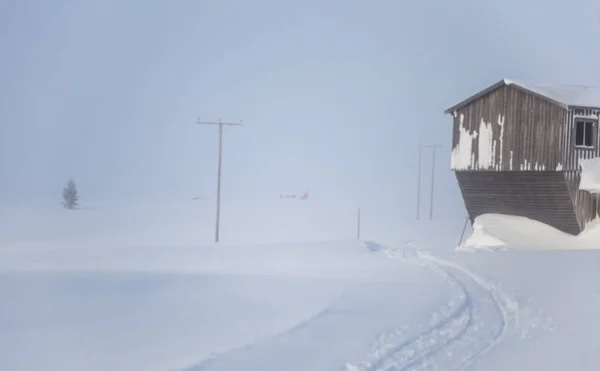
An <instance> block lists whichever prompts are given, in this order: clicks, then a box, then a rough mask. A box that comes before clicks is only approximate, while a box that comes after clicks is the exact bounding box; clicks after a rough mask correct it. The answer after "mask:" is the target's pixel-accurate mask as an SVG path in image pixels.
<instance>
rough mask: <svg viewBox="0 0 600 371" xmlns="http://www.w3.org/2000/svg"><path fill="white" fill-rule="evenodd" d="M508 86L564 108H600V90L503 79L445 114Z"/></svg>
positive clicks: (449, 109)
mask: <svg viewBox="0 0 600 371" xmlns="http://www.w3.org/2000/svg"><path fill="white" fill-rule="evenodd" d="M508 85H511V86H515V87H517V88H519V89H522V90H524V91H527V92H529V93H531V94H535V95H538V96H540V97H543V98H545V99H548V100H550V101H552V102H554V103H556V104H558V105H560V106H562V107H564V108H569V107H586V108H600V88H595V87H589V86H578V85H540V84H532V83H528V82H524V81H519V80H513V79H502V80H500V81H499V82H497V83H495V84H494V85H492V86H490V87H488V88H486V89H484V90H482V91H480V92H479V93H477V94H475V95H472V96H470V97H469V98H467V99H465V100H463V101H461V102H459V103H457V104H455V105H454V106H452V107H450V108H448V109H447V110H446V111H444V112H445V113H452V112H454V111H455V110H457V109H460V108H462V107H464V106H466V105H467V104H469V103H471V102H473V101H474V100H477V99H479V98H481V97H483V96H484V95H486V94H488V93H491V92H492V91H494V90H496V89H498V88H501V87H502V86H508Z"/></svg>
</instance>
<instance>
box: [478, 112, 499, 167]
mask: <svg viewBox="0 0 600 371" xmlns="http://www.w3.org/2000/svg"><path fill="white" fill-rule="evenodd" d="M493 138H494V130H493V129H492V123H489V124H488V123H486V122H485V121H484V120H483V119H481V122H480V123H479V141H478V154H479V158H478V159H477V160H478V161H477V168H478V169H489V168H490V167H492V165H493V164H494V157H495V156H494V155H495V151H494V150H495V145H494V144H495V143H494V142H493Z"/></svg>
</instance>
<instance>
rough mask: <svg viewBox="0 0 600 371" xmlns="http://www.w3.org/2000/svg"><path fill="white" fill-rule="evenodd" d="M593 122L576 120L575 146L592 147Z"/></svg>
mask: <svg viewBox="0 0 600 371" xmlns="http://www.w3.org/2000/svg"><path fill="white" fill-rule="evenodd" d="M594 142H595V141H594V121H589V120H577V121H576V123H575V145H576V146H581V147H594V145H595V143H594Z"/></svg>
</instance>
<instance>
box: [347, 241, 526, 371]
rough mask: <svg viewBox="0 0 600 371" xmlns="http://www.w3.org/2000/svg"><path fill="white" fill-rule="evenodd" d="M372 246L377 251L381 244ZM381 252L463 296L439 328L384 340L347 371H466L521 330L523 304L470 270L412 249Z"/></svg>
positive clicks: (435, 316) (445, 311)
mask: <svg viewBox="0 0 600 371" xmlns="http://www.w3.org/2000/svg"><path fill="white" fill-rule="evenodd" d="M367 245H371V246H370V247H369V248H370V249H374V247H373V245H375V244H372V243H367ZM380 250H382V251H384V252H385V253H386V254H387V255H388V256H389V257H390V258H400V259H403V260H405V261H407V262H413V263H415V264H419V265H425V266H427V267H429V268H431V269H432V270H433V271H434V272H436V273H437V274H440V275H442V276H443V277H444V278H445V280H446V281H447V282H448V283H449V284H450V285H451V286H452V287H453V288H454V289H455V291H456V292H457V301H452V302H450V303H448V304H447V305H446V306H444V307H443V308H441V309H440V310H439V311H438V312H435V313H432V314H431V316H432V322H433V324H432V325H431V326H430V327H429V328H427V329H425V330H424V331H421V332H418V333H416V334H411V333H410V332H411V329H410V328H404V329H394V330H393V331H391V332H389V333H386V334H382V335H381V336H380V337H379V339H378V341H377V342H376V343H375V345H374V347H373V350H372V352H371V355H370V356H369V357H368V359H367V360H366V361H365V362H362V363H360V364H351V363H347V364H346V371H400V370H465V369H468V368H469V367H470V366H471V365H473V364H474V362H476V361H477V359H479V358H480V357H481V356H483V355H484V354H485V353H487V352H489V351H490V350H491V349H492V348H493V347H494V346H496V345H497V344H498V343H499V341H500V340H501V338H502V337H503V335H504V334H505V333H506V332H507V331H508V330H509V328H510V327H511V326H515V325H516V324H517V321H518V311H517V308H518V305H517V303H516V302H515V301H514V300H512V299H511V298H510V297H508V295H506V294H505V293H504V292H503V291H502V290H500V289H499V288H497V287H495V286H494V285H492V284H490V283H488V282H487V281H486V280H485V279H483V278H482V277H480V276H478V275H476V274H475V273H473V272H471V271H470V270H468V269H466V268H464V267H461V266H460V265H458V264H455V263H452V262H450V261H446V260H443V259H440V258H438V257H435V256H432V255H429V254H424V253H421V252H419V251H417V250H414V249H410V248H408V249H406V248H400V249H387V250H385V249H383V247H381V249H380ZM407 332H408V334H406V333H407Z"/></svg>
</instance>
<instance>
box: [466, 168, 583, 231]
mask: <svg viewBox="0 0 600 371" xmlns="http://www.w3.org/2000/svg"><path fill="white" fill-rule="evenodd" d="M456 178H457V180H458V184H459V187H460V190H461V192H462V196H463V199H464V202H465V206H466V209H467V212H468V214H469V217H470V218H471V221H473V220H474V219H475V217H477V216H479V215H482V214H487V213H496V214H505V215H517V216H523V217H527V218H530V219H533V220H537V221H540V222H542V223H545V224H548V225H551V226H553V227H555V228H557V229H559V230H562V231H563V232H566V233H570V234H578V233H580V232H581V228H582V226H581V225H580V223H579V222H578V218H577V215H576V210H575V207H574V205H573V201H572V199H571V193H570V191H569V186H568V184H567V181H566V179H565V176H564V173H563V172H556V171H502V172H496V171H480V172H474V171H459V172H456ZM586 193H587V192H586Z"/></svg>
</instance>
